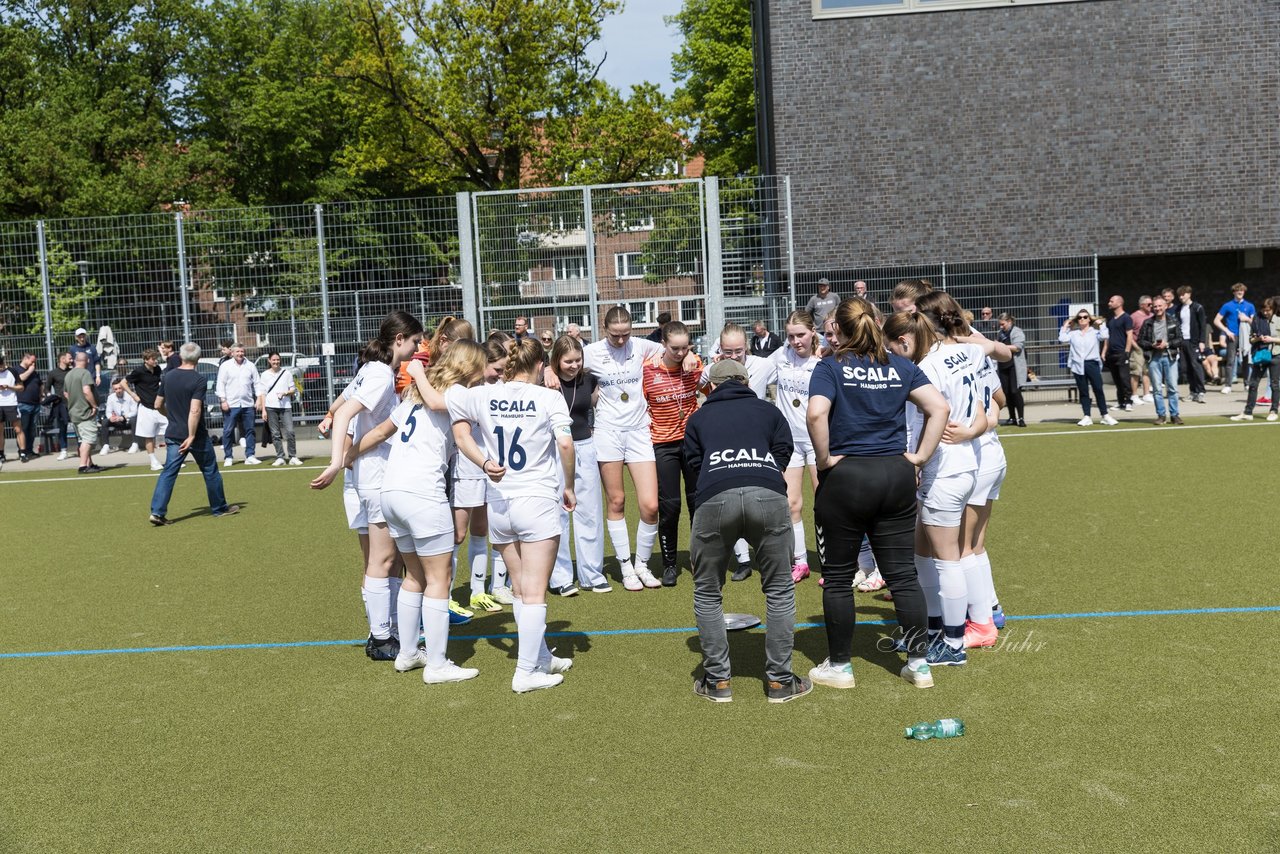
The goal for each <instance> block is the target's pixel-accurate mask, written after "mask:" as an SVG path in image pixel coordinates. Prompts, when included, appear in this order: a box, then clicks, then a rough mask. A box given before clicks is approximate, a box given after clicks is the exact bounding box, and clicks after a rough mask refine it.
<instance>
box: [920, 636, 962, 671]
mask: <svg viewBox="0 0 1280 854" xmlns="http://www.w3.org/2000/svg"><path fill="white" fill-rule="evenodd" d="M924 660H925V663H927V664H930V665H933V664H936V665H938V666H939V667H957V666H959V665H961V664H964V663H965V662H966V661H968V660H969V657H968V656H967V655H965V651H964V647H960V648H959V649H956V648H955V647H953V646H952V645H951V644H949V643H947V642H946V641H944V640H943V639H942V638H938V639H937V640H936V641H934V642H933V643H932V644H930V645H929V651H928V652H926V653H925V656H924Z"/></svg>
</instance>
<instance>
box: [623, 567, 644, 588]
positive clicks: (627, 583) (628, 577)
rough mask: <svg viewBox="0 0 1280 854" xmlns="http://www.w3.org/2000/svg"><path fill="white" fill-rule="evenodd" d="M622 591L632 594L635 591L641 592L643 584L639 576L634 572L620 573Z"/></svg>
mask: <svg viewBox="0 0 1280 854" xmlns="http://www.w3.org/2000/svg"><path fill="white" fill-rule="evenodd" d="M622 589H623V590H630V591H632V592H633V593H634V592H635V591H637V590H643V589H644V584H643V582H641V581H640V576H639V575H637V574H636V573H634V572H631V573H626V572H624V573H622Z"/></svg>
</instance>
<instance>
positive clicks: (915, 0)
mask: <svg viewBox="0 0 1280 854" xmlns="http://www.w3.org/2000/svg"><path fill="white" fill-rule="evenodd" d="M812 2H813V18H814V20H821V19H824V18H865V17H873V16H877V15H909V14H914V13H917V12H947V11H954V10H956V9H983V8H993V7H998V6H1040V5H1044V4H1047V3H1081V2H1084V0H896V2H895V0H888V2H882V3H878V4H876V5H874V6H855V7H851V8H847V9H841V8H830V9H828V8H826V7H825V6H824V5H823V4H824V2H825V0H812ZM1090 2H1092V0H1090Z"/></svg>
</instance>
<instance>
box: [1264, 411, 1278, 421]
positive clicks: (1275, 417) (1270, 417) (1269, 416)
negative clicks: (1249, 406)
mask: <svg viewBox="0 0 1280 854" xmlns="http://www.w3.org/2000/svg"><path fill="white" fill-rule="evenodd" d="M1267 420H1268V421H1276V420H1280V415H1276V414H1275V413H1274V412H1270V413H1267Z"/></svg>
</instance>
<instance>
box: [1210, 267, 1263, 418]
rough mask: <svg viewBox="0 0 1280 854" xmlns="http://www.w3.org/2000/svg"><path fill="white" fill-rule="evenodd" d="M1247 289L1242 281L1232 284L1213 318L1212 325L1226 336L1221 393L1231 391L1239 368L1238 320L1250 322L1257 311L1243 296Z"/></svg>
mask: <svg viewBox="0 0 1280 854" xmlns="http://www.w3.org/2000/svg"><path fill="white" fill-rule="evenodd" d="M1247 290H1248V288H1247V287H1245V285H1244V283H1243V282H1236V283H1235V284H1234V285H1232V286H1231V300H1230V301H1229V302H1227V303H1226V304H1225V305H1223V306H1222V308H1220V309H1218V313H1217V314H1216V315H1215V316H1214V318H1213V325H1214V326H1215V327H1216V328H1218V329H1220V330H1221V331H1222V333H1223V334H1224V335H1226V337H1227V357H1226V363H1225V373H1224V374H1223V378H1222V393H1223V394H1230V393H1231V384H1232V383H1234V382H1235V381H1236V376H1237V372H1238V371H1239V368H1240V340H1239V338H1240V322H1241V321H1244V322H1245V323H1252V322H1253V316H1254V315H1255V314H1257V313H1258V310H1257V309H1256V308H1254V306H1253V303H1251V302H1249V301H1248V300H1246V299H1245V298H1244V294H1245V291H1247Z"/></svg>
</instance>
